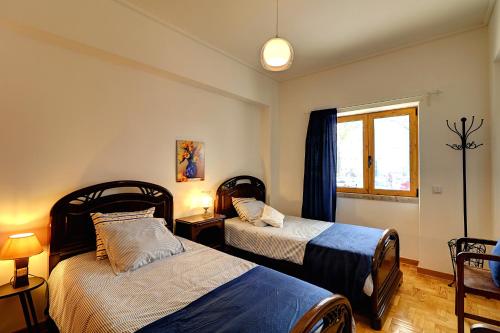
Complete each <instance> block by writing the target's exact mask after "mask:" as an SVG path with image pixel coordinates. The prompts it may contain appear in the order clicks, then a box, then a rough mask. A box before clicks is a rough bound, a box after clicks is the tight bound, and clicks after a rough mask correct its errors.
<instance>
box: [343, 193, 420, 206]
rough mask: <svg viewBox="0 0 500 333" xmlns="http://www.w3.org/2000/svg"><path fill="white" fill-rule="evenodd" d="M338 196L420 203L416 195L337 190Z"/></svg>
mask: <svg viewBox="0 0 500 333" xmlns="http://www.w3.org/2000/svg"><path fill="white" fill-rule="evenodd" d="M337 197H339V198H349V199H364V200H376V201H389V202H402V203H414V204H418V203H419V198H418V197H417V198H415V197H401V196H395V195H375V194H364V193H347V192H337Z"/></svg>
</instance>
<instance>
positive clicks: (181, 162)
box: [176, 140, 205, 182]
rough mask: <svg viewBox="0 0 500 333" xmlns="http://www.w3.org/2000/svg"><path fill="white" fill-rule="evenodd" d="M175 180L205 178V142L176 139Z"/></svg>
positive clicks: (184, 180) (185, 180) (187, 180)
mask: <svg viewBox="0 0 500 333" xmlns="http://www.w3.org/2000/svg"><path fill="white" fill-rule="evenodd" d="M176 147H177V149H176V150H177V154H176V166H177V167H176V172H177V177H176V180H177V182H189V181H196V180H205V144H204V143H203V142H200V141H192V140H177V141H176Z"/></svg>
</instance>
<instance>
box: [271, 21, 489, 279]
mask: <svg viewBox="0 0 500 333" xmlns="http://www.w3.org/2000/svg"><path fill="white" fill-rule="evenodd" d="M487 60H488V35H487V29H479V30H475V31H472V32H468V33H464V34H460V35H455V36H452V37H448V38H445V39H440V40H436V41H433V42H429V43H426V44H421V45H418V46H414V47H410V48H406V49H402V50H399V51H396V52H392V53H388V54H385V55H381V56H377V57H374V58H370V59H368V60H365V61H361V62H357V63H353V64H350V65H346V66H342V67H338V68H335V69H332V70H329V71H325V72H321V73H317V74H313V75H309V76H306V77H303V78H299V79H296V80H292V81H287V82H285V83H283V84H282V85H280V124H281V126H280V134H279V137H280V143H279V145H280V148H279V149H280V162H279V170H280V177H279V188H280V197H279V200H278V207H279V209H281V210H283V211H285V212H287V213H292V214H298V213H299V212H300V207H301V203H302V182H303V165H304V161H303V159H304V142H305V135H306V130H307V121H308V118H307V116H306V115H305V114H304V113H305V112H307V111H310V110H313V109H316V108H319V107H325V106H343V107H345V106H351V105H358V104H364V103H370V102H375V101H380V100H384V99H390V98H400V97H407V96H413V95H417V94H420V93H423V92H425V91H430V90H434V89H441V90H442V91H443V94H442V95H441V96H439V97H435V98H432V103H431V105H427V103H425V102H424V103H421V109H420V112H419V125H420V209H419V207H418V205H416V204H408V203H405V204H402V203H396V202H394V203H393V202H379V201H376V202H374V201H367V200H361V199H339V201H338V217H339V220H341V221H345V222H348V223H356V224H364V225H371V226H378V227H388V226H392V227H396V229H398V231H399V233H400V234H401V238H402V256H407V257H410V258H413V259H419V260H420V266H421V267H424V268H428V269H433V270H437V271H442V272H450V271H451V265H450V262H449V255H448V248H447V245H446V243H447V241H448V240H449V239H450V238H453V237H457V236H460V235H462V232H463V231H462V214H461V212H462V211H461V198H462V196H461V193H462V189H461V164H460V154H459V153H458V152H456V151H452V150H451V149H449V148H448V147H446V146H445V143H449V142H457V141H456V140H457V138H456V137H455V136H454V135H452V134H451V133H450V132H449V131H448V130H447V128H446V124H445V121H446V119H450V120H457V121H458V120H459V118H460V117H462V116H469V115H476V116H478V117H483V118H485V120H486V121H487V122H488V120H489V119H488V108H489V100H488V97H489V94H488V89H489V87H488V61H487ZM473 139H474V140H475V141H476V142H484V143H485V146H484V147H481V149H479V150H477V151H474V152H470V154H469V156H470V158H469V165H468V167H469V173H468V176H469V191H468V193H469V210H470V212H469V221H470V222H469V234H470V235H471V236H488V235H489V234H490V232H491V223H490V216H491V214H490V213H491V203H490V180H491V177H490V155H489V154H490V143H489V131H488V126H486V127H485V128H483V129H482V130H481V131H480V132H479V133H477V135H475V136H474V138H473ZM432 185H441V186H442V187H443V190H444V192H443V193H442V194H440V195H436V194H432V191H431V186H432Z"/></svg>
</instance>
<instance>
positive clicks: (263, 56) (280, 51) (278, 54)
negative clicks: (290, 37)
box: [260, 37, 293, 72]
mask: <svg viewBox="0 0 500 333" xmlns="http://www.w3.org/2000/svg"><path fill="white" fill-rule="evenodd" d="M260 62H261V63H262V67H264V68H265V69H267V70H268V71H273V72H279V71H284V70H287V69H288V68H290V66H291V65H292V62H293V48H292V45H291V44H290V43H289V42H288V41H287V40H286V39H283V38H279V37H274V38H271V39H269V40H268V41H267V42H266V43H265V44H264V45H263V46H262V50H261V51H260Z"/></svg>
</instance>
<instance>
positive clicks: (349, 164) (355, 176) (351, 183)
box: [337, 120, 364, 188]
mask: <svg viewBox="0 0 500 333" xmlns="http://www.w3.org/2000/svg"><path fill="white" fill-rule="evenodd" d="M337 186H338V187H350V188H363V187H364V186H363V121H362V120H358V121H350V122H345V123H338V124H337Z"/></svg>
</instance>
